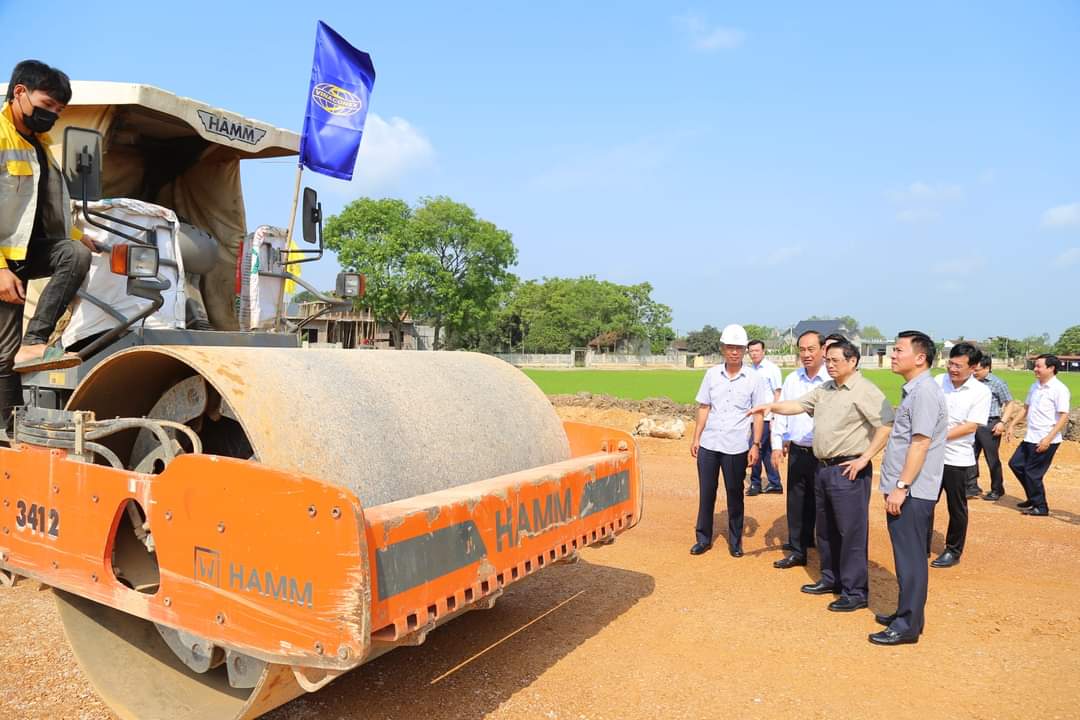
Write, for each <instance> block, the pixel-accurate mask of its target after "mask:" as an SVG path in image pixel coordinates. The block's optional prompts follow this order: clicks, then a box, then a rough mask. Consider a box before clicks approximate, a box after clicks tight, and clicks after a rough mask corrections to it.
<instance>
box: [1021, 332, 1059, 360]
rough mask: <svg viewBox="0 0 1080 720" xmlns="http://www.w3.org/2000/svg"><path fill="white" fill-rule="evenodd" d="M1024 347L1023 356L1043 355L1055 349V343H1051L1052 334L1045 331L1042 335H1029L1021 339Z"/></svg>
mask: <svg viewBox="0 0 1080 720" xmlns="http://www.w3.org/2000/svg"><path fill="white" fill-rule="evenodd" d="M1020 344H1021V346H1022V347H1023V356H1024V357H1027V356H1028V355H1042V354H1043V353H1048V352H1050V351H1051V350H1052V349H1053V345H1052V344H1051V343H1050V334H1049V333H1043V334H1042V335H1029V336H1028V337H1026V338H1024V339H1023V340H1021V341H1020Z"/></svg>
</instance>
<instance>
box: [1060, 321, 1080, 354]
mask: <svg viewBox="0 0 1080 720" xmlns="http://www.w3.org/2000/svg"><path fill="white" fill-rule="evenodd" d="M1054 352H1056V353H1057V354H1058V355H1080V325H1073V326H1072V327H1071V328H1066V329H1065V332H1063V333H1061V337H1059V338H1058V341H1057V344H1055V345H1054Z"/></svg>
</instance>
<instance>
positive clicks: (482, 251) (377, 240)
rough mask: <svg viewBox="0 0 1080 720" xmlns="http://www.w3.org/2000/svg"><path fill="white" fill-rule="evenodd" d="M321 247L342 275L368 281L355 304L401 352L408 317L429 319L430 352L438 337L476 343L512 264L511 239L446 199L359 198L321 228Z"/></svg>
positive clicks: (514, 252) (510, 277)
mask: <svg viewBox="0 0 1080 720" xmlns="http://www.w3.org/2000/svg"><path fill="white" fill-rule="evenodd" d="M325 236H326V246H327V247H328V248H330V249H331V250H333V251H335V252H336V253H337V254H338V260H339V261H340V263H341V265H342V266H343V267H344V268H346V269H347V270H352V271H356V272H362V273H364V274H365V275H366V276H367V291H366V295H365V297H364V298H362V299H361V300H359V301H358V304H362V305H363V306H365V307H369V308H370V309H371V311H372V313H373V314H374V315H375V317H376V318H377V319H378V320H379V321H380V322H384V323H386V324H388V325H389V326H390V329H391V333H392V335H393V344H394V346H395V347H399V348H400V347H401V345H402V334H403V331H404V327H405V321H406V319H407V318H408V317H409V316H412V317H413V318H414V319H415V318H428V319H430V320H431V321H432V323H433V324H434V326H435V344H436V346H438V345H439V344H440V335H441V333H442V331H443V330H444V329H447V330H449V331H451V333H454V334H456V335H457V336H459V337H462V338H464V337H466V336H467V335H468V334H470V333H471V334H472V335H476V334H477V327H479V326H482V325H483V324H484V323H485V322H490V319H491V316H492V315H493V314H494V313H495V311H496V310H497V309H498V305H499V299H500V297H502V296H503V295H504V294H505V288H506V286H507V285H508V284H511V283H512V282H513V279H514V278H513V275H511V274H510V272H509V267H510V266H511V265H513V264H514V262H515V261H516V260H517V250H516V249H515V248H514V244H513V241H512V240H511V237H510V233H508V232H506V231H505V230H500V229H499V228H497V227H496V226H495V225H493V224H492V223H490V222H487V221H486V220H482V219H480V218H477V217H476V214H475V213H474V212H473V210H472V208H470V207H468V206H467V205H463V204H461V203H456V202H454V201H452V200H450V199H449V198H445V197H437V198H424V199H422V200H421V201H420V204H419V205H418V206H417V207H416V209H413V208H411V207H410V206H409V204H408V203H406V202H405V201H404V200H396V199H383V200H373V199H371V198H360V199H358V200H354V201H353V202H351V203H349V204H348V205H346V206H345V208H344V209H343V210H342V211H341V212H340V213H339V214H337V215H334V216H331V217H330V218H329V219H328V220H327V222H326V231H325Z"/></svg>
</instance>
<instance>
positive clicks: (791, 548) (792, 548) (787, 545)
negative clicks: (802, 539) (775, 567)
mask: <svg viewBox="0 0 1080 720" xmlns="http://www.w3.org/2000/svg"><path fill="white" fill-rule="evenodd" d="M780 547H781V549H783V550H786V551H787V552H794V551H795V546H794V545H792V544H791V543H784V544H783V545H781V546H780Z"/></svg>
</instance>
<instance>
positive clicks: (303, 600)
mask: <svg viewBox="0 0 1080 720" xmlns="http://www.w3.org/2000/svg"><path fill="white" fill-rule="evenodd" d="M13 435H14V436H13V438H12V442H11V447H10V448H0V466H2V467H3V477H4V485H3V487H2V493H3V496H4V498H5V499H6V500H7V499H12V500H15V501H16V502H18V503H22V506H23V507H25V506H27V505H31V506H33V511H34V512H33V517H32V518H30V517H29V516H27V515H24V516H23V517H21V518H20V517H19V516H16V515H11V514H9V515H8V516H5V517H4V519H3V530H4V534H3V535H0V571H2V572H3V573H4V577H5V578H14V577H16V576H26V577H29V578H33V579H35V580H38V581H40V582H42V583H45V584H47V585H50V586H52V587H54V588H55V589H56V597H57V603H58V606H59V609H60V617H61V620H62V622H63V624H64V628H65V631H66V635H67V637H68V639H69V642H70V643H71V646H72V648H73V650H74V652H75V655H76V657H77V658H78V660H79V662H80V664H81V666H82V667H83V669H84V671H85V672H86V674H87V676H88V677H89V678H90V680H91V681H92V683H93V684H94V686H95V687H96V688H97V690H98V691H99V692H100V694H101V696H102V697H103V698H104V699H105V701H106V702H107V703H108V704H109V706H110V707H111V708H112V709H113V710H114V711H115V712H116V713H117V714H118V715H120V716H121V717H124V718H157V717H169V718H180V719H188V718H190V719H192V720H194V719H195V718H198V719H199V720H203V719H205V718H254V717H258V716H259V715H261V714H263V713H265V712H267V711H269V710H270V709H272V708H274V707H277V706H280V705H282V704H284V703H286V702H288V701H289V700H291V699H293V698H294V697H297V696H298V695H301V694H303V693H305V692H314V691H317V690H319V689H320V688H322V687H324V686H325V685H326V684H327V683H329V682H331V681H333V680H334V679H335V678H337V677H339V676H340V675H342V674H343V673H345V672H347V671H348V670H350V669H353V668H355V667H357V666H359V665H361V664H363V663H364V662H367V661H369V660H371V659H373V658H375V657H378V656H379V655H381V654H383V653H385V652H388V651H390V650H393V649H394V648H395V647H399V646H401V645H417V644H421V643H423V642H424V640H425V639H426V638H427V636H428V634H429V633H430V632H431V631H432V630H434V629H435V628H436V627H438V626H440V625H442V624H443V623H445V622H447V621H448V620H451V619H453V618H454V617H457V616H458V615H460V614H462V613H463V612H467V611H469V610H473V609H478V608H491V607H492V606H493V605H494V604H495V602H496V600H497V599H498V597H499V596H500V595H501V593H502V591H503V588H505V587H506V586H507V585H509V584H511V583H513V582H516V581H517V580H520V579H522V578H524V577H526V576H528V575H530V574H532V573H534V572H537V571H539V570H541V569H543V568H544V567H546V566H548V565H551V564H553V563H556V562H560V561H566V560H573V559H576V557H577V552H578V550H579V549H580V548H582V547H585V546H588V545H592V544H596V543H603V542H609V541H610V540H611V539H613V538H614V537H615V535H617V534H618V533H620V532H622V531H624V530H626V529H628V528H629V527H631V526H632V525H634V524H635V523H636V522H637V521H638V519H639V518H640V514H641V503H642V485H641V476H640V470H639V467H638V459H637V453H636V449H635V446H634V444H633V440H632V438H631V437H630V436H629V435H627V434H625V433H622V432H619V431H615V430H610V429H606V428H598V427H593V426H588V425H582V424H577V423H562V422H560V421H559V419H558V417H557V416H556V415H555V413H554V410H553V409H552V407H551V405H550V403H549V402H548V401H547V399H546V398H545V397H544V396H543V394H542V393H541V392H540V391H539V389H538V388H537V387H536V386H535V385H534V384H533V383H532V382H531V381H530V380H528V378H526V377H525V376H524V375H523V374H522V373H521V372H520V371H518V370H516V369H515V368H513V367H511V366H510V365H508V364H506V363H503V362H502V361H500V360H497V359H494V358H491V357H488V356H483V355H476V354H472V353H387V352H355V351H353V352H349V351H341V350H291V349H280V348H252V347H220V348H212V347H202V346H144V347H137V348H133V349H130V350H126V351H123V352H119V353H116V354H114V355H112V356H110V357H108V358H107V359H105V360H104V361H103V362H101V363H100V364H98V365H97V366H96V367H94V369H93V370H92V371H90V372H89V374H87V376H86V377H85V378H84V379H83V381H82V382H81V383H80V384H79V386H78V387H77V388H75V391H74V393H73V394H72V396H71V399H70V401H69V403H68V406H67V408H66V409H65V410H62V411H55V410H54V411H45V410H36V409H27V410H25V411H22V413H21V415H20V416H19V417H18V418H17V421H16V425H15V428H14V431H13ZM53 520H55V526H54V524H53Z"/></svg>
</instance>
